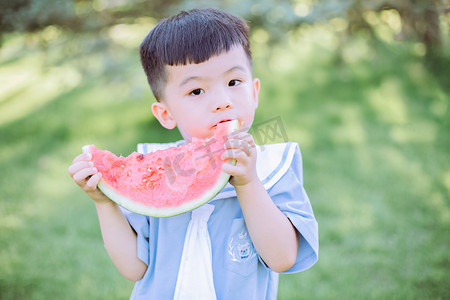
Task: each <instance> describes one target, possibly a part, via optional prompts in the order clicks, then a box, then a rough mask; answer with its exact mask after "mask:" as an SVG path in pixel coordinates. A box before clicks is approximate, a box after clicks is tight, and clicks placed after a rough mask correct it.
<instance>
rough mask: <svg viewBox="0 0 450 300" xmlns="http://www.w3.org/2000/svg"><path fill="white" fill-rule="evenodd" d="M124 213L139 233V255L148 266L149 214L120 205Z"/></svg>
mask: <svg viewBox="0 0 450 300" xmlns="http://www.w3.org/2000/svg"><path fill="white" fill-rule="evenodd" d="M120 209H121V210H122V213H123V215H124V216H125V217H126V218H127V220H128V223H130V225H131V227H132V228H133V230H134V231H135V232H136V235H137V257H138V258H139V259H140V260H142V261H143V262H144V263H145V264H146V265H147V266H148V264H149V252H148V247H149V231H150V228H149V219H148V217H147V216H144V215H139V214H136V213H134V212H131V211H129V210H127V209H125V208H123V207H120Z"/></svg>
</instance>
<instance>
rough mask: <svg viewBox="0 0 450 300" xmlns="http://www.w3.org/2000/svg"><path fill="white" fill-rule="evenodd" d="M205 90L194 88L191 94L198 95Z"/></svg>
mask: <svg viewBox="0 0 450 300" xmlns="http://www.w3.org/2000/svg"><path fill="white" fill-rule="evenodd" d="M204 92H205V91H204V90H202V89H195V90H192V91H191V92H190V93H189V95H192V96H198V95H201V94H203V93H204Z"/></svg>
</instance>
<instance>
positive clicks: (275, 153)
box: [211, 142, 298, 201]
mask: <svg viewBox="0 0 450 300" xmlns="http://www.w3.org/2000/svg"><path fill="white" fill-rule="evenodd" d="M297 147H298V145H297V143H292V142H288V143H279V144H268V145H256V149H257V158H256V172H257V174H258V177H259V180H261V183H262V184H263V185H264V188H265V189H266V190H269V189H270V188H271V187H273V186H274V185H275V183H277V182H278V181H279V180H280V179H281V177H283V175H284V174H285V173H286V172H287V170H288V169H289V167H290V165H291V163H292V159H293V158H294V154H295V150H296V148H297ZM229 197H236V190H235V189H234V187H233V186H232V185H231V184H230V183H227V185H226V186H225V187H224V188H223V189H222V191H220V193H219V194H217V195H216V196H215V197H214V198H213V199H212V200H211V201H214V200H219V199H224V198H229Z"/></svg>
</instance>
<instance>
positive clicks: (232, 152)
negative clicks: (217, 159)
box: [221, 149, 249, 163]
mask: <svg viewBox="0 0 450 300" xmlns="http://www.w3.org/2000/svg"><path fill="white" fill-rule="evenodd" d="M248 157H249V154H247V153H246V152H245V151H243V150H241V149H228V150H226V151H224V152H223V153H222V155H221V158H222V160H229V159H235V160H236V161H239V162H241V163H244V162H245V161H246V160H247V159H248Z"/></svg>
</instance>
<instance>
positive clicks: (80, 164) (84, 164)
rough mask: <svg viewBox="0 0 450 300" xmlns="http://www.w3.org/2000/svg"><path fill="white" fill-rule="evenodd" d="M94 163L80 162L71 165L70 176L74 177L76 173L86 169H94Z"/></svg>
mask: <svg viewBox="0 0 450 300" xmlns="http://www.w3.org/2000/svg"><path fill="white" fill-rule="evenodd" d="M93 166H94V163H93V162H92V161H79V162H76V163H74V164H73V165H71V166H70V167H69V169H68V171H69V174H70V176H73V175H74V174H75V173H77V172H79V171H80V170H82V169H85V168H92V167H93Z"/></svg>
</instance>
